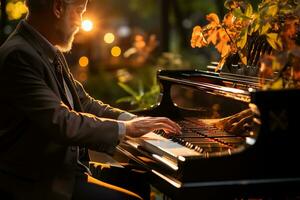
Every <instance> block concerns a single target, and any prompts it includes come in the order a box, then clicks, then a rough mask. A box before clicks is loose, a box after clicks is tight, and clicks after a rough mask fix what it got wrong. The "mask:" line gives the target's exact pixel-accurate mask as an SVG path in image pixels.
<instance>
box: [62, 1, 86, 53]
mask: <svg viewBox="0 0 300 200" xmlns="http://www.w3.org/2000/svg"><path fill="white" fill-rule="evenodd" d="M86 4H87V0H77V1H73V2H72V3H64V12H63V16H62V17H61V18H60V19H59V21H58V23H57V30H56V31H57V33H58V34H59V35H58V36H59V39H60V42H59V44H58V45H57V47H58V48H59V49H60V50H61V51H62V52H68V51H70V50H71V48H72V43H73V41H74V36H75V34H76V33H77V32H78V31H79V28H80V26H81V21H82V15H83V13H84V12H85V10H86Z"/></svg>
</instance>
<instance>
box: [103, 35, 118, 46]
mask: <svg viewBox="0 0 300 200" xmlns="http://www.w3.org/2000/svg"><path fill="white" fill-rule="evenodd" d="M114 41H115V35H114V34H112V33H106V34H105V35H104V42H106V43H107V44H111V43H113V42H114Z"/></svg>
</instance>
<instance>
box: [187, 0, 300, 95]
mask: <svg viewBox="0 0 300 200" xmlns="http://www.w3.org/2000/svg"><path fill="white" fill-rule="evenodd" d="M224 6H225V7H226V8H227V9H228V12H227V13H226V15H225V16H224V18H223V19H222V20H220V19H219V17H218V16H217V15H216V14H215V13H211V14H209V15H207V17H206V19H207V21H208V22H209V23H208V24H207V25H205V26H203V27H201V26H195V27H194V29H193V33H192V38H191V46H192V47H193V48H195V47H199V48H202V47H206V46H208V45H210V44H212V45H214V46H215V48H216V49H217V51H218V52H219V53H220V57H221V59H220V61H219V64H218V66H217V70H219V69H220V68H222V66H223V65H224V63H225V62H226V60H227V59H228V58H229V57H230V56H231V55H232V54H236V55H238V57H239V61H240V64H241V66H243V67H247V66H248V65H251V64H252V61H251V60H249V58H248V55H249V51H252V49H251V48H249V45H247V44H248V43H249V41H250V40H251V37H259V38H261V39H262V40H265V41H266V43H267V44H268V46H269V47H270V51H268V53H266V54H264V55H261V56H260V59H259V62H258V65H259V73H258V75H259V76H260V77H261V80H265V78H271V79H272V81H270V82H262V85H263V87H264V88H267V89H270V88H271V89H281V88H295V87H297V88H298V87H300V46H299V45H300V40H299V38H300V37H299V33H300V21H299V18H300V0H262V2H261V3H260V4H259V5H258V8H257V10H256V11H255V10H254V8H253V6H252V5H251V3H249V2H248V1H246V0H227V1H226V2H225V4H224Z"/></svg>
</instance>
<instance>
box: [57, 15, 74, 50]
mask: <svg viewBox="0 0 300 200" xmlns="http://www.w3.org/2000/svg"><path fill="white" fill-rule="evenodd" d="M56 31H57V34H58V38H60V42H59V44H57V46H56V47H57V48H58V49H59V50H60V51H61V52H69V51H70V50H71V49H72V45H73V41H74V37H75V35H76V33H77V32H78V31H79V28H74V27H70V26H69V23H68V22H66V20H63V21H61V23H59V26H58V27H57V30H56Z"/></svg>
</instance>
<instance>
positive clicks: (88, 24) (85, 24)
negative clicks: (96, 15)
mask: <svg viewBox="0 0 300 200" xmlns="http://www.w3.org/2000/svg"><path fill="white" fill-rule="evenodd" d="M93 27H94V24H93V22H92V21H91V20H89V19H86V20H83V21H82V23H81V28H82V29H83V30H84V31H86V32H89V31H91V30H92V29H93Z"/></svg>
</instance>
